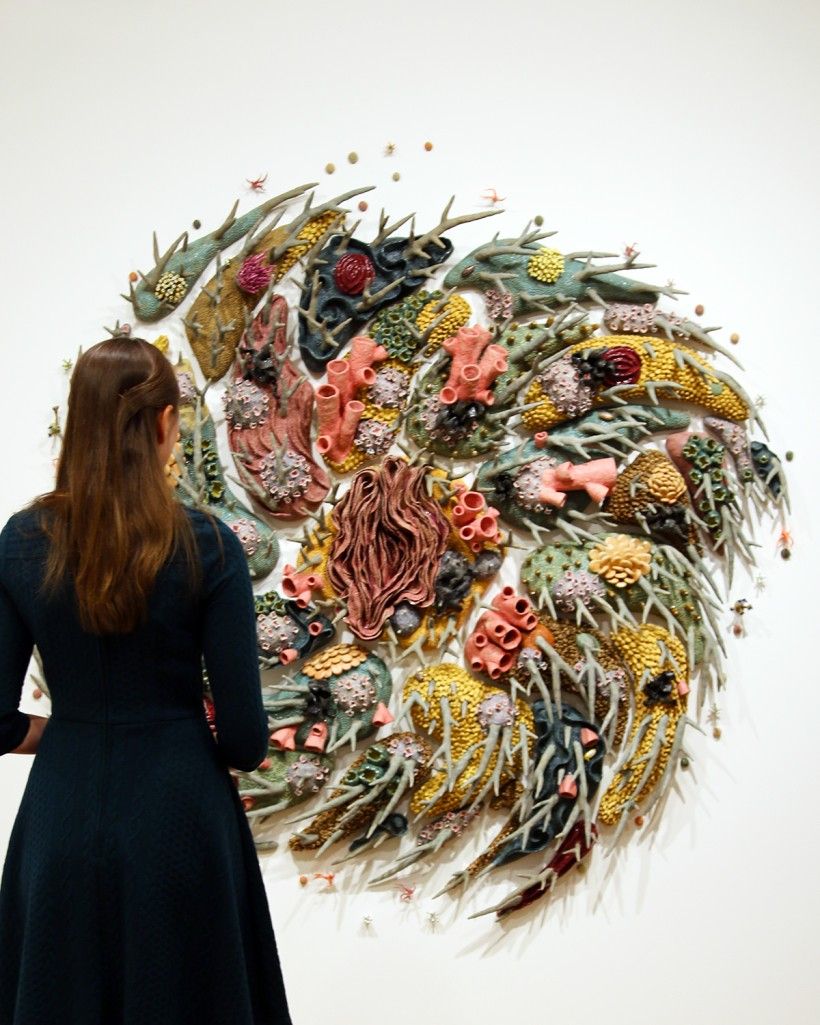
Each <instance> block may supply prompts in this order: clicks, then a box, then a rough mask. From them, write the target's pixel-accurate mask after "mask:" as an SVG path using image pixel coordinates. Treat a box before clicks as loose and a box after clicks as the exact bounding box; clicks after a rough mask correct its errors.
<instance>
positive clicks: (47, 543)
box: [0, 338, 291, 1025]
mask: <svg viewBox="0 0 820 1025" xmlns="http://www.w3.org/2000/svg"><path fill="white" fill-rule="evenodd" d="M178 423H179V389H178V385H177V379H176V375H175V374H174V371H173V368H172V367H171V364H170V363H169V362H168V360H167V359H166V358H165V356H164V355H163V354H162V353H161V352H160V351H159V350H158V349H157V348H156V347H155V346H153V345H150V344H149V343H148V342H145V341H142V340H140V339H128V338H115V339H111V340H109V341H105V342H100V343H98V344H97V345H94V346H92V347H91V348H90V349H88V350H87V351H86V352H84V353H83V354H82V355H81V356H80V357H79V359H78V360H77V362H76V365H75V368H74V371H73V373H72V377H71V390H70V394H69V400H68V415H67V419H66V425H65V431H64V439H63V444H62V449H61V453H60V458H59V463H58V469H57V479H56V484H55V487H54V489H53V491H50V492H48V493H46V494H44V495H40V496H39V497H38V498H37V499H35V500H34V501H33V502H32V503H30V504H29V505H28V506H26V507H25V508H24V509H22V510H20V511H18V512H16V513H14V514H13V515H12V516H11V517H10V519H9V520H8V521H7V523H6V525H5V527H4V528H3V530H2V532H0V754H5V753H7V752H16V753H20V754H34V753H36V755H37V757H36V758H35V759H34V762H33V764H32V766H31V771H30V774H29V777H28V780H27V783H26V787H25V791H24V793H23V797H22V800H21V803H20V807H19V810H18V812H17V816H16V819H15V821H14V826H13V828H12V832H11V837H10V841H9V846H8V851H7V855H6V860H5V863H4V865H3V873H2V880H1V881H0V1025H56V1023H58V1022H59V1023H61V1025H188V1023H190V1025H290V1021H291V1019H290V1015H289V1012H288V1006H287V999H286V994H285V988H284V983H283V979H282V973H281V966H280V962H279V957H278V953H277V947H276V941H275V938H274V933H273V927H272V923H271V919H270V912H269V909H268V904H267V899H266V894H265V888H264V884H263V880H262V874H261V871H260V867H259V862H258V859H257V855H256V848H255V846H254V843H253V837H252V834H251V830H250V826H249V825H248V821H247V818H246V817H245V813H244V810H243V807H242V803H241V801H240V798H239V795H238V793H237V791H236V787H235V785H234V782H233V779H232V777H231V775H230V773H229V771H228V768H229V766H233V767H234V768H237V769H244V770H249V769H253V768H255V767H256V766H257V765H259V763H260V762H261V761H262V760H263V758H264V757H265V755H266V753H267V742H268V723H267V717H266V714H265V711H264V708H263V705H262V693H261V684H260V675H259V663H258V660H257V647H256V616H255V611H254V601H253V591H252V586H251V580H250V574H249V571H248V567H247V563H246V560H245V555H244V552H243V549H242V546H241V544H240V542H239V540H238V538H237V537H236V535H235V534H234V533H233V531H231V529H230V528H229V527H227V526H226V525H225V524H224V523H222V521H220V520H218V519H216V518H215V517H213V516H211V515H210V514H209V513H207V512H205V511H203V510H199V509H196V510H193V509H189V508H187V507H186V506H184V505H183V504H182V503H181V502H180V501H178V499H177V498H176V497H175V496H174V493H173V490H172V488H170V487H169V485H168V480H167V476H166V472H165V468H166V465H167V464H168V461H169V459H170V458H171V455H172V451H173V447H174V444H175V442H176V440H177V437H178ZM34 645H36V646H37V649H38V651H39V654H40V656H41V659H42V665H43V670H44V675H45V678H46V681H47V683H48V689H49V692H50V697H51V702H52V714H51V716H50V717H48V718H45V717H42V716H29V715H26V714H24V713H22V712H20V711H19V710H18V705H19V702H20V696H21V692H22V687H23V682H24V678H25V674H26V670H27V667H28V664H29V659H30V657H31V654H32V649H33V646H34ZM203 658H204V662H205V667H206V669H207V673H208V680H209V684H210V688H211V692H212V696H213V703H214V715H215V721H214V727H215V733H214V731H213V730H212V729H211V728H210V726H209V724H208V721H207V718H206V716H205V711H204V705H203V684H202V680H203V677H202V661H203Z"/></svg>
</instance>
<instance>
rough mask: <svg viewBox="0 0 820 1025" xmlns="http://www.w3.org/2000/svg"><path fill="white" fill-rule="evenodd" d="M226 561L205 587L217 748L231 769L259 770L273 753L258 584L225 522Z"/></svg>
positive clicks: (207, 649)
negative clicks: (261, 660)
mask: <svg viewBox="0 0 820 1025" xmlns="http://www.w3.org/2000/svg"><path fill="white" fill-rule="evenodd" d="M220 534H221V536H222V541H223V546H224V552H225V561H224V565H221V564H220V560H219V556H218V554H217V557H216V563H215V565H216V569H214V570H213V571H212V573H211V574H210V575H209V579H208V580H206V583H205V594H204V607H203V615H202V653H203V655H204V657H205V667H206V669H207V671H208V682H209V685H210V688H211V695H212V697H213V703H214V726H215V728H216V735H217V748H218V749H219V751H220V753H221V755H222V757H223V760H224V761H225V762H226V764H227V765H229V766H232V767H233V768H235V769H242V770H244V771H249V770H251V769H255V768H256V766H257V765H259V763H260V762H261V761H262V760H263V759H264V757H265V755H266V754H267V751H268V732H269V727H268V717H267V713H266V712H265V708H264V705H263V703H262V681H261V676H260V671H259V658H258V654H257V651H258V649H257V639H256V609H255V606H254V596H253V585H252V583H251V576H250V571H249V570H248V562H247V559H246V557H245V552H244V550H243V548H242V544H241V542H240V541H239V538H238V537H237V536H236V534H234V532H233V531H232V530H231V529H230V528H229V527H227V526H225V525H224V524H222V523H221V521H220Z"/></svg>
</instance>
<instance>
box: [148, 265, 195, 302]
mask: <svg viewBox="0 0 820 1025" xmlns="http://www.w3.org/2000/svg"><path fill="white" fill-rule="evenodd" d="M187 291H188V282H187V281H186V280H185V278H183V277H182V275H180V274H172V273H171V272H170V271H166V272H165V274H160V276H159V281H157V287H156V288H155V289H154V295H155V296H156V297H157V299H162V300H164V301H165V302H167V303H170V304H171V305H172V306H176V305H177V303H180V302H182V300H183V299H184V298H185V293H186V292H187Z"/></svg>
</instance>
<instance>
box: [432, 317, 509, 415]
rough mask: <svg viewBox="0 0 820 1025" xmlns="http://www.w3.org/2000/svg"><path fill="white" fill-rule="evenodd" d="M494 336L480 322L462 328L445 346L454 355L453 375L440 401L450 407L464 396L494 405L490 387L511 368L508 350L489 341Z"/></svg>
mask: <svg viewBox="0 0 820 1025" xmlns="http://www.w3.org/2000/svg"><path fill="white" fill-rule="evenodd" d="M491 338H492V335H491V334H490V332H489V331H488V330H487V329H486V328H485V327H481V326H480V325H478V324H476V325H474V326H473V327H461V328H459V329H458V331H457V332H456V333H455V334H454V335H453V336H452V337H451V338H448V339H447V340H446V341H444V342H442V348H443V349H444V350H445V351H446V352H447V353H448V354H449V355H450V359H451V362H450V376H449V377H448V378H447V384H445V386H444V387H443V388H442V389H441V391H440V392H439V395H438V397H439V402H441V404H442V405H444V406H450V405H452V404H453V403H454V402H460V401H462V400H464V399H475V400H476V401H477V402H482V403H483V404H484V405H485V406H491V405H492V404H493V393H492V392H491V391H490V386H491V385H492V383H493V381H494V380H495V379H496V378H497V377H498V375H499V374H503V373H504V371H505V370H506V369H507V350H506V349H505V348H504V346H503V345H495V344H493V345H490V344H488V343H489V341H490V339H491Z"/></svg>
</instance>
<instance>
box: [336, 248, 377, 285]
mask: <svg viewBox="0 0 820 1025" xmlns="http://www.w3.org/2000/svg"><path fill="white" fill-rule="evenodd" d="M375 276H376V271H375V268H374V267H373V261H372V260H371V259H370V257H369V256H366V255H365V254H364V253H345V254H344V256H342V257H341V258H340V260H339V262H338V263H337V264H336V267H335V268H334V271H333V280H334V281H335V282H336V287H337V288H338V289H339V291H340V292H344V293H345V295H361V294H362V292H363V291H364V290H365V288H366V286H367V285H369V284H370V282H371V281H372V280H373V278H375Z"/></svg>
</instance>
